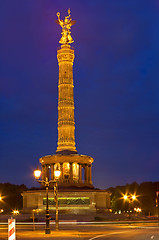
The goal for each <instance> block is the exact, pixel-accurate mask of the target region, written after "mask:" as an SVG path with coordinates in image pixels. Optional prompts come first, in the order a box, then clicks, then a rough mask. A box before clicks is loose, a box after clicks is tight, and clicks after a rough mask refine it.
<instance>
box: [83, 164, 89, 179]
mask: <svg viewBox="0 0 159 240" xmlns="http://www.w3.org/2000/svg"><path fill="white" fill-rule="evenodd" d="M84 180H85V183H87V182H88V165H87V164H86V165H85V168H84Z"/></svg>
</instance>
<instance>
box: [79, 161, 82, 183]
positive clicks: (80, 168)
mask: <svg viewBox="0 0 159 240" xmlns="http://www.w3.org/2000/svg"><path fill="white" fill-rule="evenodd" d="M79 183H82V165H81V164H79Z"/></svg>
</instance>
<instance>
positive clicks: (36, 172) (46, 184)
mask: <svg viewBox="0 0 159 240" xmlns="http://www.w3.org/2000/svg"><path fill="white" fill-rule="evenodd" d="M40 176H41V170H40V169H39V168H37V169H36V170H35V171H34V177H35V178H36V180H37V181H38V182H39V183H44V184H45V188H46V226H45V234H50V232H51V231H50V217H49V201H48V189H49V184H50V182H52V181H49V179H48V177H45V180H39V178H40Z"/></svg>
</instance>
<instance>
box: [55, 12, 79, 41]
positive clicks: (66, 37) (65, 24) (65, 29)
mask: <svg viewBox="0 0 159 240" xmlns="http://www.w3.org/2000/svg"><path fill="white" fill-rule="evenodd" d="M70 13H71V11H70V8H69V9H68V16H67V17H65V19H64V21H63V20H61V19H60V13H59V12H58V13H57V14H56V15H57V17H58V20H56V22H57V24H59V25H60V26H61V27H62V33H61V34H62V37H61V39H60V41H59V43H61V44H68V43H73V42H74V41H73V38H72V37H71V31H70V30H71V26H72V25H74V24H75V23H76V21H75V20H72V18H71V14H70Z"/></svg>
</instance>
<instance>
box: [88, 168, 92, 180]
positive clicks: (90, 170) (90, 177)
mask: <svg viewBox="0 0 159 240" xmlns="http://www.w3.org/2000/svg"><path fill="white" fill-rule="evenodd" d="M88 169H89V183H90V184H92V165H89V167H88Z"/></svg>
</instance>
